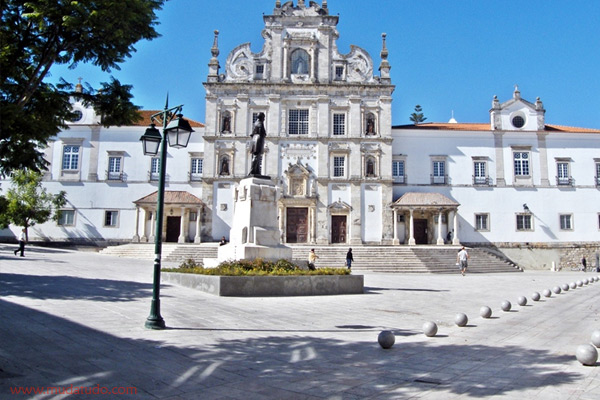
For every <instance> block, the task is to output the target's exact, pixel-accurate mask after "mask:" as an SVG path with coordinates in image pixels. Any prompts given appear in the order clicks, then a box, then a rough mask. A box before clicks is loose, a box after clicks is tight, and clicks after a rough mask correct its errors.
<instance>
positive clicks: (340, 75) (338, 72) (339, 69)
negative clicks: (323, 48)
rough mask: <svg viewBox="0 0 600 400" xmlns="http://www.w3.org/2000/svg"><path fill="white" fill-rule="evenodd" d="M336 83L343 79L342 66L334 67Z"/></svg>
mask: <svg viewBox="0 0 600 400" xmlns="http://www.w3.org/2000/svg"><path fill="white" fill-rule="evenodd" d="M334 79H335V80H336V81H341V80H342V79H344V66H343V65H336V66H335V78H334Z"/></svg>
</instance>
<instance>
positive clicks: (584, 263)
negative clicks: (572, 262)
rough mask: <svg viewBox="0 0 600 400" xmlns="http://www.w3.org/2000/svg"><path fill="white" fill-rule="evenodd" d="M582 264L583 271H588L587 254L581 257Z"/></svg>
mask: <svg viewBox="0 0 600 400" xmlns="http://www.w3.org/2000/svg"><path fill="white" fill-rule="evenodd" d="M581 266H582V270H583V272H585V271H586V269H587V260H586V259H585V256H583V257H582V258H581Z"/></svg>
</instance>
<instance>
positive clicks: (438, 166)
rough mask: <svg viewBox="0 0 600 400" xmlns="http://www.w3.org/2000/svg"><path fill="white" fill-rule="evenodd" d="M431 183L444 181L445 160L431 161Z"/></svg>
mask: <svg viewBox="0 0 600 400" xmlns="http://www.w3.org/2000/svg"><path fill="white" fill-rule="evenodd" d="M431 183H434V184H444V183H446V161H433V174H432V180H431Z"/></svg>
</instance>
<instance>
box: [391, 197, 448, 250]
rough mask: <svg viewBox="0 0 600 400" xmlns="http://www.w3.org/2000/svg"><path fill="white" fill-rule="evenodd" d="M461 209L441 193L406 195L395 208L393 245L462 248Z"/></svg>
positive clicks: (394, 204) (396, 202)
mask: <svg viewBox="0 0 600 400" xmlns="http://www.w3.org/2000/svg"><path fill="white" fill-rule="evenodd" d="M459 206H460V204H459V203H457V202H456V201H454V200H451V199H449V198H448V197H446V196H444V195H442V194H440V193H415V192H409V193H405V194H404V195H402V196H401V197H400V198H399V199H398V200H396V201H395V202H394V203H392V205H391V207H392V211H393V215H394V217H393V218H394V227H393V230H394V238H393V244H396V245H399V244H408V245H409V246H415V245H419V244H437V245H439V246H443V245H444V244H453V245H459V244H460V238H459V237H458V231H459V230H458V207H459Z"/></svg>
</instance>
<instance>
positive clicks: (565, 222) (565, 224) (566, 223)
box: [559, 214, 573, 231]
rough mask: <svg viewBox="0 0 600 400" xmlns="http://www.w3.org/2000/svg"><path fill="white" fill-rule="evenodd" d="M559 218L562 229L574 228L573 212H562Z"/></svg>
mask: <svg viewBox="0 0 600 400" xmlns="http://www.w3.org/2000/svg"><path fill="white" fill-rule="evenodd" d="M559 219H560V230H561V231H572V230H573V214H560V215H559Z"/></svg>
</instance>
